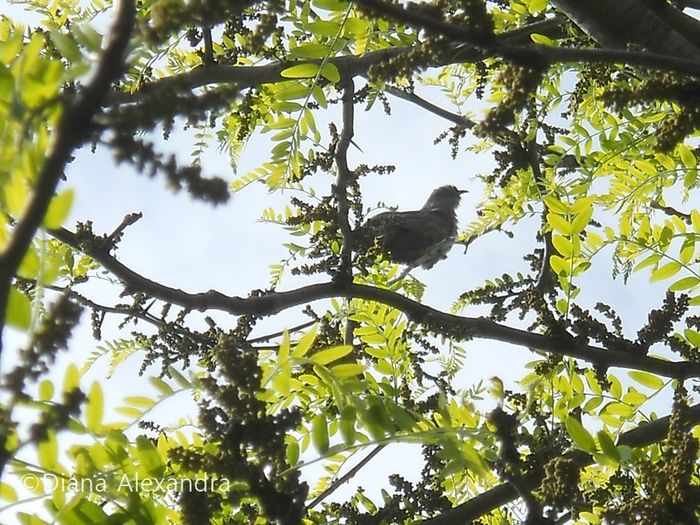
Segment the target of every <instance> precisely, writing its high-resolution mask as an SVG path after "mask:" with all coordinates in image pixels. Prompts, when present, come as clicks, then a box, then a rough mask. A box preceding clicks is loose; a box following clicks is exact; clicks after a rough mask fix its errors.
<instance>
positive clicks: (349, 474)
mask: <svg viewBox="0 0 700 525" xmlns="http://www.w3.org/2000/svg"><path fill="white" fill-rule="evenodd" d="M385 447H386V445H377V446H376V447H374V448H373V449H372V451H371V452H370V453H369V454H367V455H366V456H365V457H364V458H362V461H360V462H359V463H358V464H357V465H355V466H354V467H353V468H351V469H350V470H348V471H347V472H346V473H345V474H343V475H342V476H340V477H339V478H338V479H337V480H335V481H334V482H333V483H331V485H330V486H329V487H328V488H327V489H326V490H324V491H323V492H321V494H319V495H318V496H316V498H314V500H313V501H312V502H311V503H309V504H308V505H307V506H306V510H309V509H313V508H314V507H315V506H316V505H318V504H319V503H321V502H322V501H323V500H324V499H326V498H327V497H328V496H330V495H331V494H333V493H334V492H335V491H336V490H338V489H339V488H340V487H341V486H342V485H343V484H344V483H346V482H348V481H349V480H350V479H352V478H353V477H354V476H355V475H356V474H357V473H358V472H359V471H360V470H361V469H362V468H363V467H364V466H365V465H367V464H368V463H369V462H370V461H372V459H373V458H374V457H375V456H376V455H377V454H379V453H380V452H381V451H382V450H384V448H385Z"/></svg>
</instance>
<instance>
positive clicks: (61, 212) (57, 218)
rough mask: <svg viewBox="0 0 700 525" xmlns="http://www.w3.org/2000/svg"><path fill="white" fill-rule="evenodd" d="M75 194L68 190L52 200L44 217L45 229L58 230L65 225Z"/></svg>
mask: <svg viewBox="0 0 700 525" xmlns="http://www.w3.org/2000/svg"><path fill="white" fill-rule="evenodd" d="M74 197H75V192H74V191H73V190H66V191H64V192H63V193H61V194H60V195H56V196H55V197H54V198H53V199H51V204H50V205H49V209H48V210H47V212H46V215H45V216H44V227H45V228H46V229H48V230H56V229H58V228H60V227H61V226H62V225H63V222H64V221H65V220H66V219H67V218H68V214H69V213H70V209H71V206H72V205H73V198H74Z"/></svg>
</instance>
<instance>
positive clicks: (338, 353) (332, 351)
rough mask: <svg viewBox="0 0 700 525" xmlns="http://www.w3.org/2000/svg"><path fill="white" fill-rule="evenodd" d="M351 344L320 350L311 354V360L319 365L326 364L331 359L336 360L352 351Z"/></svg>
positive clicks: (331, 360) (330, 361)
mask: <svg viewBox="0 0 700 525" xmlns="http://www.w3.org/2000/svg"><path fill="white" fill-rule="evenodd" d="M352 348H353V347H352V345H338V346H334V347H332V348H328V349H327V350H321V351H320V352H316V353H315V354H314V355H312V356H311V361H313V362H314V363H318V364H319V365H327V364H328V363H332V362H333V361H337V360H338V359H340V358H341V357H345V356H346V355H348V354H349V353H350V352H352Z"/></svg>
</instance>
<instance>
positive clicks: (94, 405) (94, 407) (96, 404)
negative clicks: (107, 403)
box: [85, 381, 104, 432]
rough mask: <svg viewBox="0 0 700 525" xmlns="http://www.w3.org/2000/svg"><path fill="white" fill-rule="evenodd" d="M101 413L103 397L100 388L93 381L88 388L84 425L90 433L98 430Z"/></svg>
mask: <svg viewBox="0 0 700 525" xmlns="http://www.w3.org/2000/svg"><path fill="white" fill-rule="evenodd" d="M103 412H104V396H103V394H102V387H101V386H100V384H99V383H98V382H97V381H94V382H93V383H92V386H91V387H90V392H89V393H88V402H87V407H86V408H85V425H86V426H87V429H88V430H89V431H90V432H97V431H98V429H99V428H100V425H101V424H102V414H103Z"/></svg>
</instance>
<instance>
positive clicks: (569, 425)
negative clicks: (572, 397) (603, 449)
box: [564, 417, 596, 453]
mask: <svg viewBox="0 0 700 525" xmlns="http://www.w3.org/2000/svg"><path fill="white" fill-rule="evenodd" d="M564 425H565V426H566V431H567V432H568V433H569V435H570V436H571V439H572V440H573V442H574V444H575V445H576V446H577V447H578V448H580V449H581V450H583V451H585V452H591V453H592V452H595V450H596V448H595V439H593V436H591V434H590V433H589V432H588V430H586V429H585V428H584V427H583V425H582V424H581V423H580V422H579V421H578V419H576V418H573V417H568V418H566V421H565V422H564Z"/></svg>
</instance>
